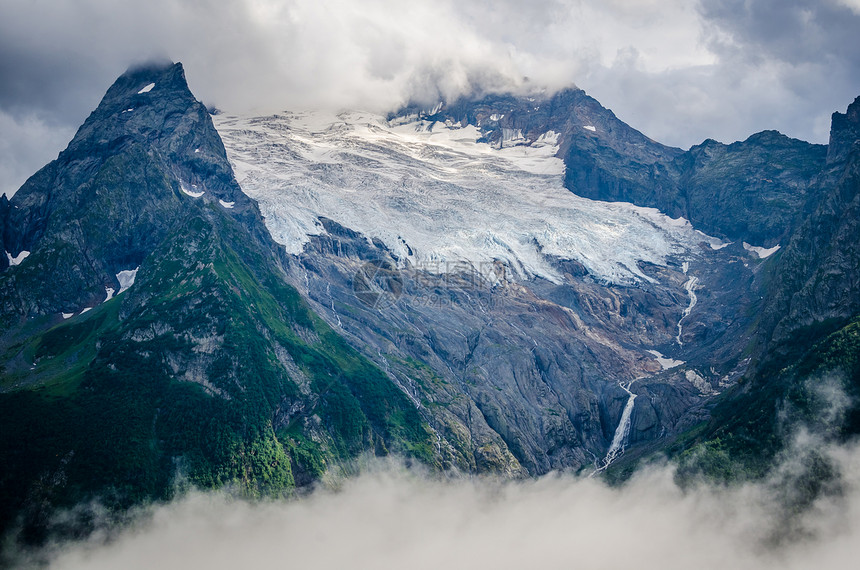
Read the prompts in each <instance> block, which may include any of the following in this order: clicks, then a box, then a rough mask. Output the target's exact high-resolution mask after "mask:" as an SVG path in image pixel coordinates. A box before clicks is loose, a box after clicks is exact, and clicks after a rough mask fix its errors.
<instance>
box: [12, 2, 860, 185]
mask: <svg viewBox="0 0 860 570" xmlns="http://www.w3.org/2000/svg"><path fill="white" fill-rule="evenodd" d="M43 8H44V7H43V6H42V5H41V4H39V3H34V2H32V0H5V1H4V2H3V3H2V5H0V111H2V112H3V113H5V114H7V115H9V116H10V117H12V120H13V121H15V122H16V123H18V124H22V123H23V122H24V121H30V120H36V121H38V122H40V123H41V124H43V125H50V126H56V127H57V128H58V129H60V131H61V132H68V131H69V130H73V129H74V128H76V127H77V126H78V125H80V123H81V122H82V121H83V120H84V118H86V116H87V114H88V113H89V112H90V111H91V110H92V109H93V108H94V107H95V105H96V104H97V103H98V101H99V98H100V97H101V95H102V94H103V93H104V91H105V89H106V88H107V86H108V85H109V84H110V83H111V82H112V81H113V79H114V78H115V77H116V76H117V75H119V74H120V73H122V72H123V71H124V70H125V68H126V67H128V66H129V65H130V64H133V63H135V62H139V61H141V60H145V59H148V58H152V57H161V56H164V55H166V56H168V57H170V58H172V59H173V60H176V61H182V62H183V63H184V64H185V66H186V71H187V75H188V78H189V82H190V84H191V88H192V90H193V91H194V92H195V94H196V95H197V96H198V97H199V98H201V99H203V100H204V101H205V102H207V103H214V104H216V105H219V106H221V107H222V108H225V109H227V110H230V111H236V112H248V111H252V110H254V109H256V110H257V111H259V112H268V111H272V110H283V109H288V108H289V109H297V108H302V107H309V106H328V107H339V108H363V109H367V110H389V109H391V108H393V107H396V106H398V105H399V104H401V103H403V102H404V101H406V100H408V99H410V98H417V99H428V100H430V99H434V98H450V97H453V96H455V95H457V94H460V93H466V92H470V91H474V90H482V89H483V90H486V89H496V90H503V89H506V88H531V87H546V88H548V89H550V90H553V89H557V88H560V87H562V86H567V85H571V84H574V83H575V84H577V85H579V86H580V87H583V88H585V89H586V91H588V92H589V93H591V94H593V95H595V96H596V97H597V99H598V100H600V101H601V102H602V103H603V104H604V105H606V106H608V107H610V108H612V109H613V110H614V111H616V113H617V114H618V115H619V116H620V117H621V118H622V119H623V120H625V121H627V122H629V123H630V124H632V125H633V126H634V127H636V128H639V129H640V130H642V131H644V132H645V133H646V134H648V135H649V136H651V137H652V138H655V139H658V140H660V141H661V142H666V143H668V144H674V145H680V146H685V147H686V146H689V145H691V144H695V143H698V142H701V140H703V139H704V138H706V137H715V138H718V139H721V140H724V141H731V140H735V139H741V138H746V137H747V136H748V135H749V134H751V133H753V132H755V131H757V130H761V129H764V128H777V129H780V130H782V131H784V132H787V133H789V134H791V135H793V136H797V137H801V138H806V139H811V140H815V141H818V142H826V140H827V130H828V127H829V121H828V118H829V115H830V113H832V112H833V111H835V110H841V109H844V108H845V107H846V106H847V104H848V103H849V102H850V101H851V100H852V99H853V97H854V96H855V95H857V94H858V93H860V62H858V59H860V47H857V42H855V41H854V40H853V37H854V31H855V30H856V29H857V28H858V25H860V14H858V11H857V10H856V2H854V0H825V1H817V0H802V1H800V2H795V3H792V5H791V6H785V5H784V3H783V2H779V1H777V0H751V1H748V2H741V1H740V0H699V1H697V2H689V1H687V0H663V1H657V0H611V1H599V0H537V1H534V2H515V1H513V0H499V1H496V2H488V1H486V0H413V1H410V2H402V1H397V0H360V1H358V0H286V1H284V0H229V1H216V0H193V1H192V0H189V1H184V2H183V1H177V0H152V1H149V2H115V1H111V0H56V1H54V2H51V3H50V9H43ZM526 78H527V79H526ZM42 134H44V133H42ZM40 136H41V135H40V131H39V130H38V129H37V130H36V132H35V134H34V137H35V138H34V140H32V141H26V140H24V139H26V138H27V137H28V135H27V133H26V132H23V133H22V132H20V131H17V130H13V131H9V132H7V131H3V132H2V134H0V139H3V140H4V141H5V144H6V145H7V146H18V145H19V141H23V143H22V144H20V146H21V147H22V148H30V149H32V150H31V152H30V153H29V154H26V155H25V154H24V153H18V154H17V155H16V156H14V157H9V156H0V173H2V174H3V176H4V178H3V179H2V180H0V187H2V188H4V189H8V188H12V187H15V186H17V185H19V184H20V183H21V182H23V180H22V179H21V175H19V174H13V173H20V172H33V171H35V170H36V169H37V168H38V167H40V166H41V165H42V164H44V163H45V162H46V161H47V160H50V158H52V157H53V156H54V155H56V153H57V152H58V151H59V150H60V147H61V145H58V144H56V143H55V142H51V143H50V144H47V141H45V142H46V144H44V145H40V144H37V142H38V141H39V140H41V139H40V138H39V137H40ZM9 177H11V178H9Z"/></svg>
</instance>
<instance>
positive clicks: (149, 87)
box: [137, 83, 155, 95]
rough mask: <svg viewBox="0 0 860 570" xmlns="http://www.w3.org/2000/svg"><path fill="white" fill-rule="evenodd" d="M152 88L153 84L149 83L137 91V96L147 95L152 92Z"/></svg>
mask: <svg viewBox="0 0 860 570" xmlns="http://www.w3.org/2000/svg"><path fill="white" fill-rule="evenodd" d="M153 87H155V83H150V84H149V85H147V86H146V87H144V88H143V89H141V90H140V91H138V92H137V94H138V95H140V94H142V93H149V92H150V91H152V88H153Z"/></svg>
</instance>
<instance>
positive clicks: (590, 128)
mask: <svg viewBox="0 0 860 570" xmlns="http://www.w3.org/2000/svg"><path fill="white" fill-rule="evenodd" d="M582 128H583V129H585V130H587V131H591V132H592V133H595V132H597V129H596V128H595V126H594V125H583V127H582Z"/></svg>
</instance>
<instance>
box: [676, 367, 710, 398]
mask: <svg viewBox="0 0 860 570" xmlns="http://www.w3.org/2000/svg"><path fill="white" fill-rule="evenodd" d="M684 376H685V377H686V378H687V382H689V383H690V384H692V385H693V386H695V387H696V389H697V390H698V391H699V392H701V393H702V394H716V391H715V390H714V389H713V388H712V387H711V385H710V384H709V383H708V381H707V380H705V379H704V378H702V376H700V375H699V373H697V372H696V371H695V370H687V371H686V372H685V373H684Z"/></svg>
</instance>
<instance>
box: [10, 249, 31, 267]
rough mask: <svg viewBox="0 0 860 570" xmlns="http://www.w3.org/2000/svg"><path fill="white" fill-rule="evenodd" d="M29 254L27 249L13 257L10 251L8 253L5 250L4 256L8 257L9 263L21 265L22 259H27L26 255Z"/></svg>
mask: <svg viewBox="0 0 860 570" xmlns="http://www.w3.org/2000/svg"><path fill="white" fill-rule="evenodd" d="M29 255H30V252H29V251H22V252H21V253H19V254H18V255H16V256H15V257H12V254H11V253H9V252H8V251H7V252H6V257H8V258H9V265H21V262H22V261H24V260H25V259H27V257H28V256H29Z"/></svg>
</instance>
